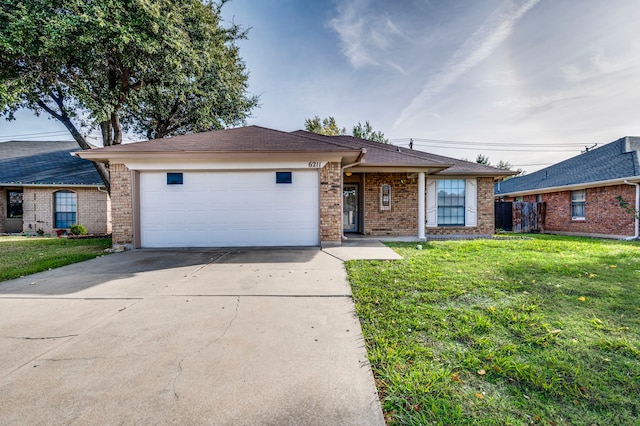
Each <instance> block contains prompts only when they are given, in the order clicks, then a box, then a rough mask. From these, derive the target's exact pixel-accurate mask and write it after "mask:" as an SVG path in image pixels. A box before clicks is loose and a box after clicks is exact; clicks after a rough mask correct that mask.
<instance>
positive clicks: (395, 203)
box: [363, 173, 418, 236]
mask: <svg viewBox="0 0 640 426" xmlns="http://www.w3.org/2000/svg"><path fill="white" fill-rule="evenodd" d="M407 176H408V175H407V173H367V174H366V175H365V185H364V194H363V196H364V234H365V235H372V236H384V235H399V236H414V235H418V179H417V178H412V179H409V178H408V177H407ZM383 184H387V185H390V186H391V210H380V187H381V186H382V185H383Z"/></svg>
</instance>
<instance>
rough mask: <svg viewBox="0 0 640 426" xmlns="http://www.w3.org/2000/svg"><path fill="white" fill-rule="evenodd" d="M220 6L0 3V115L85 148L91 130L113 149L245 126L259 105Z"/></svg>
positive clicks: (236, 33)
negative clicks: (57, 126) (43, 120)
mask: <svg viewBox="0 0 640 426" xmlns="http://www.w3.org/2000/svg"><path fill="white" fill-rule="evenodd" d="M224 2H225V1H224V0H223V1H222V2H220V3H213V2H208V1H205V2H203V1H202V0H181V1H178V2H175V1H172V0H91V1H77V0H0V4H1V5H2V9H1V10H0V114H2V115H4V116H5V117H6V118H8V119H12V118H13V115H14V113H15V111H17V110H18V109H21V108H26V109H30V110H32V111H34V112H36V113H37V114H41V113H48V114H49V115H50V116H51V117H53V118H55V119H56V120H58V121H60V122H61V123H62V124H64V126H65V127H66V128H67V129H68V130H69V132H70V133H71V135H72V136H73V138H74V139H75V140H76V141H77V142H78V144H79V145H80V147H82V148H83V149H90V148H91V145H89V144H88V143H87V141H86V138H85V136H84V134H86V132H87V131H90V130H93V129H99V130H100V133H101V135H102V144H103V145H104V146H110V145H117V144H120V143H121V142H122V136H123V132H126V131H132V132H134V133H136V134H139V135H144V136H146V137H147V138H149V139H153V138H162V137H166V136H171V135H177V134H184V133H190V132H198V131H203V130H213V129H220V128H225V127H230V126H235V125H239V124H242V123H243V122H244V120H245V119H246V118H247V116H248V115H249V114H250V112H251V110H252V109H253V108H254V107H255V106H256V105H257V98H256V97H254V96H250V95H249V94H248V93H247V79H248V73H247V71H246V69H245V65H244V63H243V61H242V59H241V58H240V56H239V53H238V47H237V45H236V41H238V40H240V39H243V38H245V37H246V32H245V31H244V30H243V29H242V28H241V27H239V26H237V25H235V24H232V25H229V26H227V27H225V26H223V24H222V19H221V16H220V12H221V10H220V9H221V7H222V5H223V4H224ZM96 167H97V168H98V171H99V172H100V174H101V176H102V178H103V180H104V182H105V184H106V185H107V187H109V175H108V171H107V170H106V169H105V168H104V166H102V165H100V164H96Z"/></svg>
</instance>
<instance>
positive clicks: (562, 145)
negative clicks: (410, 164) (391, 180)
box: [389, 138, 584, 148]
mask: <svg viewBox="0 0 640 426" xmlns="http://www.w3.org/2000/svg"><path fill="white" fill-rule="evenodd" d="M389 141H390V142H400V143H406V142H411V141H413V142H414V143H415V142H421V143H438V144H445V145H451V144H454V145H456V146H458V145H477V146H481V147H484V146H500V147H503V146H505V144H506V143H504V142H503V143H500V142H478V141H456V140H444V139H424V138H398V139H390V140H389ZM517 146H520V147H528V148H534V147H537V148H554V147H557V148H569V147H581V148H582V147H584V143H558V144H545V143H518V144H517Z"/></svg>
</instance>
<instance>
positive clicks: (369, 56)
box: [329, 0, 405, 73]
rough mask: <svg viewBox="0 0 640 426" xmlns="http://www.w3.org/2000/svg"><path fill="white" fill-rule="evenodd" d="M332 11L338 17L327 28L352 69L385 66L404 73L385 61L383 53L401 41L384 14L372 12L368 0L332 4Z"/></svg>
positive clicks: (399, 32) (400, 32) (399, 68)
mask: <svg viewBox="0 0 640 426" xmlns="http://www.w3.org/2000/svg"><path fill="white" fill-rule="evenodd" d="M336 9H337V12H338V15H337V16H336V17H335V18H333V19H331V20H330V21H329V26H330V27H331V28H332V29H333V30H334V31H335V32H336V33H338V36H339V37H340V42H341V45H342V53H343V54H344V55H345V56H346V57H347V58H348V59H349V61H350V62H351V64H352V65H353V66H354V67H355V68H362V67H366V66H388V67H390V68H393V69H396V70H398V71H399V72H401V73H404V69H403V68H402V67H401V66H400V65H399V64H397V63H396V62H394V61H391V60H389V59H388V56H389V55H388V54H387V52H388V51H389V50H390V49H392V48H393V47H394V46H396V45H397V43H398V42H399V41H400V40H402V39H403V38H405V36H404V34H403V33H402V31H401V30H400V29H399V28H398V26H397V25H396V24H395V22H394V21H393V20H392V19H391V17H390V16H389V14H388V13H379V12H374V10H375V8H374V7H373V6H372V4H371V1H370V0H349V1H336ZM378 58H385V60H379V59H378Z"/></svg>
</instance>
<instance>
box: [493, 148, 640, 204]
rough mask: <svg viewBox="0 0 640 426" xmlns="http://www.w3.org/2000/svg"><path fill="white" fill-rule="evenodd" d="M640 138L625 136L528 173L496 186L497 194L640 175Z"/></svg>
mask: <svg viewBox="0 0 640 426" xmlns="http://www.w3.org/2000/svg"><path fill="white" fill-rule="evenodd" d="M639 151H640V137H633V136H627V137H624V138H621V139H618V140H617V141H614V142H611V143H608V144H606V145H603V146H601V147H599V148H595V149H592V150H589V151H587V152H585V153H583V154H580V155H578V156H575V157H572V158H569V159H568V160H565V161H561V162H560V163H557V164H554V165H552V166H549V167H546V168H544V169H542V170H538V171H537V172H534V173H531V174H529V175H524V176H520V177H516V178H513V179H509V180H506V181H503V182H500V184H498V185H496V188H495V193H496V195H504V194H509V193H516V192H524V191H535V190H541V189H545V188H557V187H562V186H576V185H581V184H593V183H596V182H604V181H611V180H615V179H623V178H629V177H635V176H640V163H639V162H638V160H639V157H638V152H639Z"/></svg>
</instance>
